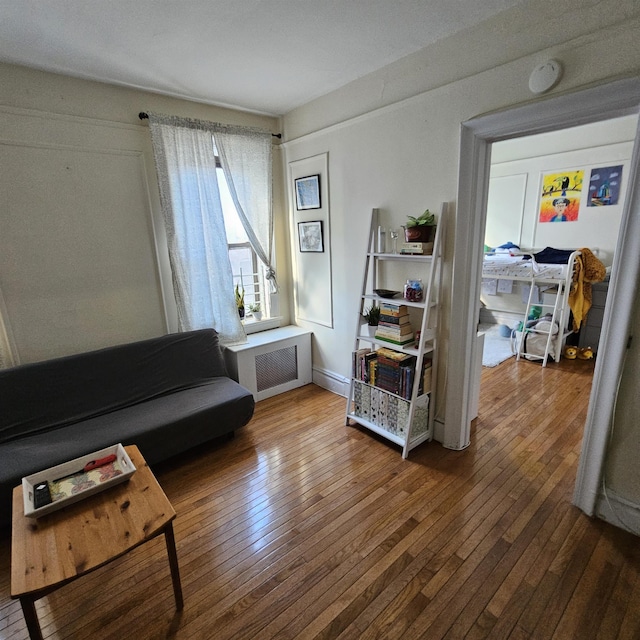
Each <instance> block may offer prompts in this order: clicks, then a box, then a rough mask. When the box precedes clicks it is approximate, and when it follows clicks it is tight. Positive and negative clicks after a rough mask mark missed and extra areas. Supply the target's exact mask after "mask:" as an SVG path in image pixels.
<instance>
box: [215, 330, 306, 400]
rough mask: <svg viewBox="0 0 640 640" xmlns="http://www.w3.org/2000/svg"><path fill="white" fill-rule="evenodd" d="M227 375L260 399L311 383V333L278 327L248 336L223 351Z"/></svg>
mask: <svg viewBox="0 0 640 640" xmlns="http://www.w3.org/2000/svg"><path fill="white" fill-rule="evenodd" d="M225 361H226V364H227V369H228V371H229V375H230V376H231V377H232V378H233V379H234V380H236V381H237V382H239V383H240V384H241V385H242V386H243V387H246V388H247V389H248V390H249V391H251V393H252V394H253V397H254V398H255V399H256V401H258V400H264V399H265V398H269V397H271V396H274V395H277V394H279V393H284V392H285V391H289V390H291V389H295V388H296V387H301V386H302V385H305V384H309V383H310V382H311V375H312V374H311V332H310V331H307V330H304V329H301V328H300V327H295V326H290V327H280V328H279V329H271V330H269V331H263V332H261V333H254V334H251V335H250V336H248V342H247V343H246V344H242V345H235V346H232V347H226V348H225Z"/></svg>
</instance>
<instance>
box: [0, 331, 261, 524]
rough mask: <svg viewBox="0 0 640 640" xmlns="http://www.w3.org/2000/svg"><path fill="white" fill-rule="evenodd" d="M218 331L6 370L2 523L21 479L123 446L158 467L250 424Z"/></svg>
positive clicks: (1, 410) (1, 393)
mask: <svg viewBox="0 0 640 640" xmlns="http://www.w3.org/2000/svg"><path fill="white" fill-rule="evenodd" d="M253 410H254V399H253V396H252V395H251V393H250V392H249V391H247V390H246V389H245V388H244V387H242V386H240V385H239V384H238V383H237V382H235V381H234V380H232V379H231V378H229V377H228V375H227V372H226V369H225V365H224V358H223V356H222V351H221V347H220V345H219V343H218V335H217V333H216V332H215V331H214V330H213V329H202V330H199V331H190V332H186V333H175V334H169V335H166V336H162V337H159V338H153V339H150V340H143V341H140V342H134V343H130V344H125V345H118V346H114V347H108V348H105V349H100V350H98V351H91V352H88V353H81V354H76V355H72V356H67V357H64V358H57V359H55V360H49V361H45V362H38V363H33V364H26V365H22V366H18V367H14V368H12V369H6V370H3V371H0V525H5V524H8V523H9V522H10V520H11V493H12V489H13V487H14V486H17V485H19V484H20V482H21V478H22V477H23V476H25V475H29V474H31V473H34V472H36V471H39V470H41V469H46V468H48V467H51V466H53V465H56V464H59V463H61V462H65V461H67V460H70V459H72V458H76V457H78V456H81V455H84V454H87V453H91V452H92V451H96V450H98V449H101V448H104V447H107V446H109V445H112V444H115V443H118V442H122V443H123V444H125V445H126V444H136V445H137V446H138V447H139V448H140V451H141V453H142V455H143V456H144V457H145V459H146V460H147V462H148V463H150V464H153V463H156V462H159V461H160V460H164V459H166V458H169V457H170V456H172V455H175V454H177V453H181V452H183V451H186V450H187V449H190V448H192V447H195V446H197V445H200V444H203V443H205V442H207V441H209V440H212V439H215V438H217V437H219V436H222V435H225V434H230V433H232V432H233V431H235V430H236V429H238V428H239V427H242V426H243V425H245V424H247V423H248V422H249V420H250V419H251V417H252V415H253Z"/></svg>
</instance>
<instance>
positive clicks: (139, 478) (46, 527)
mask: <svg viewBox="0 0 640 640" xmlns="http://www.w3.org/2000/svg"><path fill="white" fill-rule="evenodd" d="M126 450H127V453H128V454H129V457H130V458H131V460H132V461H133V464H134V465H135V466H136V472H135V473H134V474H133V475H132V476H131V478H130V480H129V481H128V482H124V483H123V484H119V485H116V486H114V487H110V488H109V489H106V490H105V491H103V492H102V493H98V494H95V495H93V496H89V497H87V498H86V499H85V500H81V501H80V502H77V503H76V504H72V505H70V506H68V507H66V508H64V509H61V510H60V511H56V512H54V513H50V514H49V515H46V516H43V517H42V518H39V519H38V520H35V519H33V518H27V517H25V515H24V505H23V500H22V487H21V486H20V487H16V488H15V489H14V490H13V524H12V539H11V597H12V598H19V599H20V604H21V605H22V611H23V613H24V617H25V620H26V622H27V628H28V630H29V636H30V637H31V638H32V639H33V640H41V639H42V632H41V630H40V624H39V622H38V617H37V615H36V608H35V601H36V600H38V599H39V598H42V597H43V596H46V595H47V594H49V593H51V592H52V591H55V590H56V589H57V588H58V587H61V586H63V585H65V584H67V583H69V582H72V581H73V580H75V579H76V578H79V577H80V576H83V575H85V574H86V573H89V572H90V571H93V570H94V569H97V568H98V567H101V566H103V565H105V564H108V563H109V562H111V561H112V560H115V559H116V558H118V557H120V556H122V555H124V554H125V553H127V552H128V551H131V549H134V548H135V547H138V546H140V545H141V544H144V543H145V542H147V541H149V540H151V539H152V538H155V537H156V536H158V535H160V534H163V533H164V536H165V541H166V545H167V554H168V556H169V567H170V569H171V580H172V582H173V594H174V597H175V601H176V608H177V609H178V610H179V611H180V610H182V607H183V600H182V587H181V585H180V573H179V569H178V556H177V554H176V544H175V538H174V536H173V519H174V518H175V517H176V512H175V511H174V509H173V507H172V506H171V503H170V502H169V500H168V499H167V496H165V494H164V492H163V491H162V488H161V487H160V485H159V484H158V481H157V480H156V479H155V477H154V475H153V473H151V469H149V467H148V466H147V463H146V462H145V460H144V458H143V457H142V455H141V454H140V451H139V450H138V448H137V447H135V446H129V447H126Z"/></svg>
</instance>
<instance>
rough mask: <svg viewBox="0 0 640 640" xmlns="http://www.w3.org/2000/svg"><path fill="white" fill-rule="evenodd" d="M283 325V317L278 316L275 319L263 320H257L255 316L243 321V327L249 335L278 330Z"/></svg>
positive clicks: (247, 317)
mask: <svg viewBox="0 0 640 640" xmlns="http://www.w3.org/2000/svg"><path fill="white" fill-rule="evenodd" d="M281 324H282V317H280V316H276V317H275V318H262V320H255V319H254V318H253V316H246V317H245V319H244V320H242V326H243V327H244V331H245V333H246V334H247V335H250V334H252V333H259V332H260V331H268V330H269V329H277V328H278V327H279V326H280V325H281Z"/></svg>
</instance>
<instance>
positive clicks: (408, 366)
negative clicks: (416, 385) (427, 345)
mask: <svg viewBox="0 0 640 640" xmlns="http://www.w3.org/2000/svg"><path fill="white" fill-rule="evenodd" d="M376 353H377V358H376V361H377V366H376V374H375V375H376V377H375V386H376V387H379V388H380V389H383V390H384V391H389V392H390V393H394V394H395V395H397V396H400V397H401V398H404V399H405V400H409V399H410V398H411V390H412V389H413V378H414V376H415V371H416V357H415V356H410V355H408V354H406V353H401V352H399V351H393V349H386V348H385V347H382V348H380V349H378V350H377V351H376Z"/></svg>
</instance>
